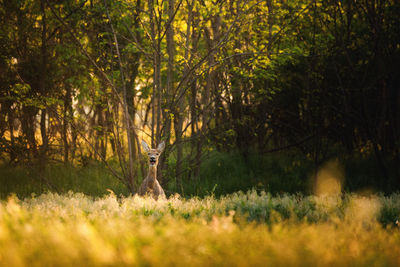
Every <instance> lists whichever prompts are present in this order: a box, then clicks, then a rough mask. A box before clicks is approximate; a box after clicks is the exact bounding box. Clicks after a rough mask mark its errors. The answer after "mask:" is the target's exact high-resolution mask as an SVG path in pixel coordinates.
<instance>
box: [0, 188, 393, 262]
mask: <svg viewBox="0 0 400 267" xmlns="http://www.w3.org/2000/svg"><path fill="white" fill-rule="evenodd" d="M304 198H305V199H307V198H306V197H304ZM341 199H342V198H329V197H326V198H323V197H316V198H314V197H313V201H314V202H313V203H315V205H316V206H315V207H316V208H315V209H314V210H309V211H306V213H307V212H309V213H323V212H325V213H326V214H328V215H329V216H328V217H326V216H320V217H318V216H317V217H318V218H321V219H320V220H317V222H310V220H308V219H307V217H306V216H305V217H303V218H299V217H298V216H297V217H296V216H295V215H294V214H291V215H289V217H287V218H286V219H282V218H283V217H285V216H283V215H282V214H281V212H280V211H279V209H276V210H275V209H274V207H280V206H279V205H289V204H285V203H292V202H293V203H294V204H293V203H292V204H293V205H294V206H295V207H297V206H298V205H300V204H301V203H300V202H296V197H295V196H286V197H281V198H280V199H279V198H272V197H271V196H268V195H265V194H264V195H263V194H262V195H261V196H260V195H257V194H256V193H255V192H252V193H247V194H243V193H239V194H235V195H231V196H227V197H225V198H221V199H218V200H217V199H214V198H212V197H208V198H205V199H196V198H192V199H188V200H182V199H179V198H178V197H172V198H170V199H168V200H162V201H154V200H152V199H143V198H139V197H129V198H120V199H119V198H117V197H116V196H115V195H113V194H110V195H108V196H105V197H103V198H98V199H93V198H90V197H87V196H84V195H83V194H73V193H70V194H68V195H57V194H52V193H48V194H45V195H41V196H38V197H34V198H32V199H26V200H24V201H22V200H19V199H17V198H16V197H10V198H9V199H8V200H7V201H3V202H1V204H0V265H1V266H128V265H129V266H132V265H133V266H400V232H399V231H400V229H399V228H398V227H397V226H395V225H393V226H389V227H383V226H382V225H381V224H380V223H379V222H378V221H377V218H378V217H377V216H378V214H379V210H380V208H381V205H382V200H381V199H380V198H378V197H368V198H366V197H359V196H349V197H348V201H347V202H346V205H342V204H341V201H342V200H341ZM243 201H245V202H243ZM257 201H258V202H257ZM307 201H311V200H308V199H307ZM264 202H269V204H268V203H267V204H268V205H270V206H271V205H272V206H271V207H272V208H271V210H267V209H268V208H265V207H267V206H268V205H267V206H262V205H263V204H265V203H264ZM235 203H236V204H235ZM249 203H250V204H249ZM299 203H300V204H299ZM235 205H236V206H235ZM240 205H251V208H254V209H259V214H260V216H261V217H262V216H263V214H264V213H263V209H266V211H265V214H268V216H266V217H268V218H269V219H268V220H265V221H264V222H262V221H258V222H256V221H252V222H249V219H250V218H251V216H250V215H249V212H248V211H245V212H244V211H243V210H244V209H241V208H240V207H241V206H240ZM274 205H275V206H274ZM338 205H339V206H340V205H341V208H340V209H341V210H343V216H340V215H339V216H337V215H335V214H337V210H335V207H337V206H338ZM263 207H264V208H263ZM302 209H303V208H302ZM250 211H251V210H250ZM250 213H251V212H250ZM315 216H316V215H315V214H312V215H311V217H310V218H316V217H315ZM266 217H265V218H266ZM313 220H314V219H313ZM311 221H312V220H311Z"/></svg>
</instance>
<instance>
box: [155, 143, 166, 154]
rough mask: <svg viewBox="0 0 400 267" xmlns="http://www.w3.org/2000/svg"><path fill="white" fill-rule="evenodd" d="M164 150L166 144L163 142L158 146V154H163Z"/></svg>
mask: <svg viewBox="0 0 400 267" xmlns="http://www.w3.org/2000/svg"><path fill="white" fill-rule="evenodd" d="M164 148H165V142H164V141H162V142H161V143H160V144H159V145H158V147H157V150H158V152H160V153H161V152H163V151H164Z"/></svg>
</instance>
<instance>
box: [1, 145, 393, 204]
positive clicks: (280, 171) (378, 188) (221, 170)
mask: <svg viewBox="0 0 400 267" xmlns="http://www.w3.org/2000/svg"><path fill="white" fill-rule="evenodd" d="M334 160H335V162H337V165H336V167H337V168H339V169H340V171H341V172H343V177H344V179H343V183H342V189H343V191H345V192H360V191H365V189H367V190H368V191H372V192H385V193H392V192H397V191H398V190H399V189H400V188H398V186H396V185H395V184H390V183H389V181H387V180H385V179H384V177H382V174H381V173H380V171H379V167H378V166H377V162H376V160H374V159H371V158H369V157H361V156H354V157H351V158H342V159H340V160H339V159H337V158H334ZM327 162H329V160H327ZM109 164H110V165H111V166H114V167H115V169H118V164H117V163H116V162H113V161H110V162H109ZM175 164H176V161H175V159H174V157H173V156H171V157H170V158H169V159H168V168H167V170H165V171H163V172H162V176H163V178H162V180H161V182H162V185H163V188H164V190H165V191H166V193H167V195H173V194H175V193H179V194H180V195H182V196H185V197H191V196H200V197H204V196H206V195H210V194H213V195H215V196H221V195H226V194H230V193H233V192H237V191H240V190H242V191H248V190H251V189H253V188H255V189H257V190H258V191H259V192H260V191H266V192H270V193H272V194H273V195H275V194H282V193H291V194H295V193H298V192H301V193H303V194H310V193H313V192H312V183H311V181H312V177H313V175H314V173H315V166H314V163H313V162H312V161H311V160H310V159H307V158H306V157H304V156H301V155H300V154H298V153H279V154H268V155H260V154H255V153H254V154H250V155H249V156H248V157H247V158H246V159H244V158H243V156H242V155H241V154H240V153H226V152H224V153H223V152H217V151H213V152H212V153H210V155H209V156H208V158H207V159H206V160H204V162H203V163H202V165H201V167H200V172H199V177H192V176H191V174H192V173H193V170H192V169H191V168H190V167H189V166H186V165H185V164H187V162H185V163H183V165H182V167H183V169H184V170H185V172H184V175H183V179H182V186H178V184H177V181H176V176H175ZM322 166H323V165H322ZM396 168H397V167H395V166H392V167H391V168H390V170H391V173H394V170H395V169H396ZM160 176H161V174H160ZM137 178H138V182H140V181H141V180H142V177H137ZM166 181H167V182H166ZM388 188H389V190H388ZM107 189H111V190H112V191H114V192H115V193H116V194H117V195H120V194H123V195H124V196H128V195H129V194H130V191H129V189H128V188H127V187H126V186H125V185H124V184H123V183H121V181H119V180H118V179H117V178H115V177H114V176H113V175H112V174H111V172H110V171H109V170H108V169H107V168H106V167H105V166H104V165H103V164H101V163H100V162H93V163H92V164H89V165H85V166H80V165H64V164H55V163H49V164H47V165H46V166H45V168H43V167H38V166H37V165H35V164H31V165H22V164H21V165H16V166H9V165H7V164H0V199H5V198H7V196H8V195H9V194H11V193H15V194H16V195H17V196H18V197H19V198H25V197H29V196H30V195H31V193H36V194H38V195H39V194H42V193H45V192H48V191H52V192H57V193H61V194H62V193H67V192H68V191H70V190H71V191H73V192H82V193H84V194H87V195H91V196H102V195H104V194H105V193H107Z"/></svg>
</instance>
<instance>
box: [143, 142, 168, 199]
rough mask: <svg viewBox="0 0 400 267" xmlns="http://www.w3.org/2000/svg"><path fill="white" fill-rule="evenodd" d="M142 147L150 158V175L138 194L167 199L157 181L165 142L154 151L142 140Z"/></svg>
mask: <svg viewBox="0 0 400 267" xmlns="http://www.w3.org/2000/svg"><path fill="white" fill-rule="evenodd" d="M142 147H143V150H144V151H145V152H147V155H148V156H149V173H148V174H147V177H146V178H145V179H144V180H143V182H142V184H141V185H140V187H139V191H138V194H139V196H145V195H149V196H151V197H153V198H155V199H158V198H159V197H161V198H165V193H164V190H163V189H162V187H161V185H160V183H159V182H158V181H157V165H158V158H159V157H160V155H161V153H162V152H163V151H164V148H165V142H164V141H162V142H161V143H160V144H159V145H158V146H157V148H156V149H154V148H150V147H149V145H148V144H147V143H146V142H145V141H144V140H142Z"/></svg>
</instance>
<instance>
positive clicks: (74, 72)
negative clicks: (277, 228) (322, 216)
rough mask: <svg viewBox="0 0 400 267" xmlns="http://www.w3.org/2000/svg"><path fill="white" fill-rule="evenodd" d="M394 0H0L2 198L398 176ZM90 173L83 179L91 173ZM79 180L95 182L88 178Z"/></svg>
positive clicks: (310, 187)
mask: <svg viewBox="0 0 400 267" xmlns="http://www.w3.org/2000/svg"><path fill="white" fill-rule="evenodd" d="M399 15H400V3H399V1H397V0H386V1H385V0H373V1H370V0H342V1H337V0H329V1H322V0H300V1H292V0H276V1H275V0H214V1H209V0H199V1H196V0H147V1H144V0H70V1H64V0H62V1H53V0H36V1H34V0H13V1H8V0H2V1H0V21H1V23H0V48H1V49H0V51H1V52H0V67H1V71H0V163H1V166H0V176H1V178H0V182H1V187H2V189H1V190H0V191H1V197H2V198H5V197H6V196H7V195H9V194H10V193H12V192H14V193H17V194H18V195H19V196H29V195H30V194H31V193H32V192H35V193H43V192H46V191H48V190H50V191H55V192H59V193H63V192H67V191H68V190H70V189H72V190H74V191H79V192H81V191H83V192H86V193H91V192H93V191H90V190H91V189H93V188H94V187H96V188H100V189H99V191H96V192H95V193H94V194H95V195H96V194H97V195H102V194H104V193H106V190H105V189H106V188H108V189H110V190H113V191H115V192H117V193H123V194H125V195H129V194H130V193H135V192H137V190H138V187H139V185H140V183H141V181H142V179H143V178H144V177H145V175H146V172H147V159H146V158H145V157H144V156H143V149H142V148H141V145H140V143H141V140H146V141H147V142H148V143H149V144H151V146H152V147H155V146H156V145H157V144H159V143H160V142H161V141H165V143H166V144H167V145H166V148H165V151H164V153H163V154H162V156H161V158H160V164H159V177H158V180H159V181H160V183H161V185H162V186H163V187H164V188H165V190H166V193H167V195H172V194H174V193H179V194H181V195H183V196H185V195H186V196H193V195H205V194H209V193H216V194H217V195H219V194H225V193H232V192H234V191H238V190H243V191H246V190H248V189H251V188H255V189H256V190H266V191H270V192H272V193H279V192H289V193H296V192H302V193H305V194H309V193H313V192H315V190H314V189H315V184H316V183H317V181H316V179H317V176H318V175H317V173H318V172H319V171H320V170H321V169H324V168H325V169H328V171H330V172H331V173H338V174H337V175H336V176H335V177H339V178H340V179H339V180H340V181H339V182H340V183H341V185H340V186H341V190H344V191H350V192H355V191H358V190H363V189H368V190H372V191H373V192H378V191H380V192H385V193H391V192H395V191H398V190H399V189H400V168H399V167H398V166H400V90H399V89H400V88H399V87H400V20H399V17H400V16H399ZM85 183H86V184H85ZM85 186H86V187H88V188H91V189H88V191H85V190H86V189H85Z"/></svg>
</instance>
